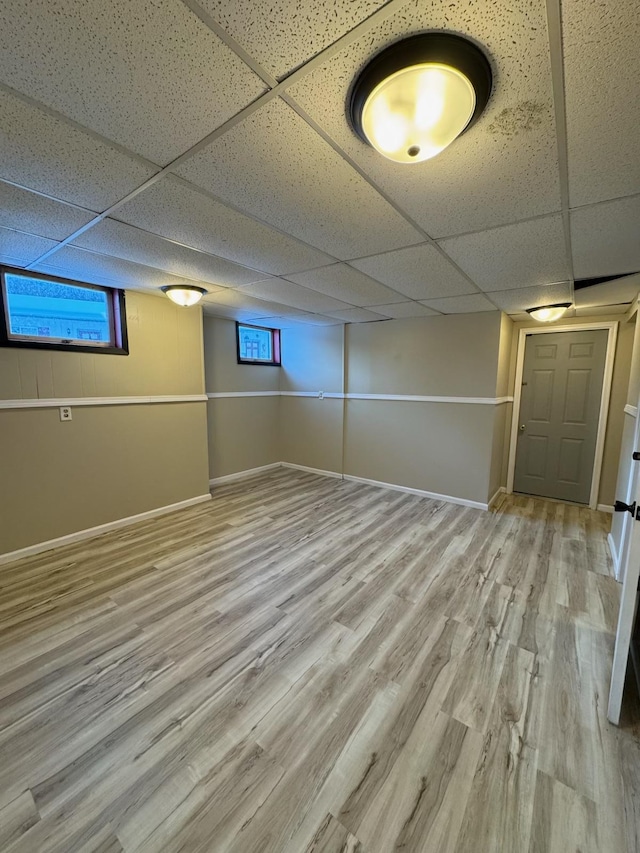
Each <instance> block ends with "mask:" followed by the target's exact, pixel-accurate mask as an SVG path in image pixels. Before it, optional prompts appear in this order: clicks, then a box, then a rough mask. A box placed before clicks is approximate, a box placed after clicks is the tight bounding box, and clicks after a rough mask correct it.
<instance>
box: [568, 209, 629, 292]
mask: <svg viewBox="0 0 640 853" xmlns="http://www.w3.org/2000/svg"><path fill="white" fill-rule="evenodd" d="M570 221H571V250H572V252H573V266H574V272H575V275H576V278H592V277H595V276H599V275H617V274H618V273H625V272H638V271H639V270H640V196H634V197H633V198H623V199H619V200H617V201H611V202H607V203H606V204H598V205H595V206H594V207H585V208H581V209H580V210H573V211H571V213H570Z"/></svg>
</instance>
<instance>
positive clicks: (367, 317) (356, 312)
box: [331, 308, 388, 323]
mask: <svg viewBox="0 0 640 853" xmlns="http://www.w3.org/2000/svg"><path fill="white" fill-rule="evenodd" d="M331 316H332V317H336V318H337V319H338V320H344V322H345V323H370V322H372V321H374V320H387V319H388V317H387V316H386V315H384V314H376V313H375V312H373V311H368V310H367V309H366V308H345V309H344V311H332V312H331Z"/></svg>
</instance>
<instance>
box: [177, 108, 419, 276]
mask: <svg viewBox="0 0 640 853" xmlns="http://www.w3.org/2000/svg"><path fill="white" fill-rule="evenodd" d="M176 171H177V173H178V174H179V175H182V177H184V178H186V179H187V180H189V181H192V182H193V183H194V184H197V185H198V186H201V187H204V188H205V189H207V190H209V191H210V192H212V193H214V194H215V195H216V196H218V197H219V198H221V199H223V200H224V201H227V202H230V203H231V204H233V205H234V206H235V207H238V208H240V209H241V210H244V211H247V212H248V213H250V214H252V215H253V216H256V217H258V218H259V219H262V220H264V221H265V222H269V223H270V224H272V225H275V226H276V227H277V228H281V229H282V230H283V231H286V232H287V233H289V234H292V235H294V236H295V237H298V239H300V240H304V241H305V242H306V243H310V244H311V245H312V246H317V247H318V248H319V249H322V251H324V252H328V253H329V254H331V255H333V256H334V257H337V258H340V259H342V260H344V259H348V258H356V257H359V256H360V255H369V254H371V253H372V252H375V251H380V250H384V249H394V248H397V247H399V246H406V245H409V244H410V243H416V242H417V241H418V240H420V239H422V235H421V234H420V233H419V232H418V231H416V229H415V228H413V227H412V226H411V225H409V223H408V222H407V221H406V220H405V219H403V218H402V216H400V214H399V213H398V212H397V211H396V210H395V209H394V208H393V207H392V206H391V205H390V204H389V203H388V202H386V201H385V200H384V199H383V198H382V197H381V196H380V195H379V194H378V193H377V192H376V191H375V190H374V189H373V188H372V187H371V186H370V185H369V184H368V183H367V182H366V181H365V180H364V178H362V177H361V176H360V175H359V174H358V173H357V172H356V171H355V170H354V169H353V168H352V167H351V166H350V165H349V164H348V163H347V162H346V161H345V160H344V159H343V158H342V157H340V155H339V154H337V153H336V152H335V151H334V150H333V149H332V148H331V146H329V145H328V144H327V143H326V142H325V141H324V140H323V139H322V138H321V137H320V136H318V135H317V134H316V133H315V132H314V131H313V130H312V129H311V128H310V127H309V125H308V124H307V123H306V122H305V121H303V119H301V118H300V116H298V115H297V114H296V113H295V112H294V111H293V110H292V109H291V108H290V107H289V106H287V104H285V103H284V101H281V100H280V99H279V98H276V99H274V100H272V101H270V102H269V103H267V104H266V105H265V106H263V107H262V108H261V109H259V110H258V111H257V112H255V113H253V114H252V115H251V116H250V117H249V118H247V119H245V121H243V122H241V123H239V124H237V125H236V126H235V127H234V128H232V129H231V130H230V131H229V132H228V133H226V134H224V136H221V137H220V138H219V139H216V140H215V141H214V142H212V143H211V145H209V146H207V147H206V148H204V149H203V150H202V151H201V152H200V153H198V154H196V155H195V156H194V157H192V158H190V159H189V160H187V161H186V162H185V163H184V165H182V166H180V167H179V168H178V169H177V170H176Z"/></svg>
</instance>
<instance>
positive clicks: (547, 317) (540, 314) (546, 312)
mask: <svg viewBox="0 0 640 853" xmlns="http://www.w3.org/2000/svg"><path fill="white" fill-rule="evenodd" d="M570 306H571V303H570V302H561V303H558V304H557V305H541V306H540V308H527V314H530V315H531V316H532V317H533V319H534V320H539V321H540V322H541V323H553V321H554V320H559V319H560V317H562V315H563V314H564V312H565V311H566V310H567V308H569V307H570Z"/></svg>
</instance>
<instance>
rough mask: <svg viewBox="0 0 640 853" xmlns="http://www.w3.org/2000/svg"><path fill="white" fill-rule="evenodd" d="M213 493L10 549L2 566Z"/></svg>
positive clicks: (1, 559)
mask: <svg viewBox="0 0 640 853" xmlns="http://www.w3.org/2000/svg"><path fill="white" fill-rule="evenodd" d="M210 500H211V495H210V494H206V495H198V496H197V497H195V498H187V500H184V501H178V503H175V504H168V505H167V506H161V507H158V508H157V509H150V510H147V512H139V513H138V514H137V515H129V516H127V517H126V518H118V519H116V521H109V522H107V523H106V524H98V525H97V526H96V527H87V528H86V529H85V530H78V531H76V532H75V533H68V534H67V535H66V536H59V537H58V538H57V539H49V540H48V541H47V542H38V543H37V544H36V545H28V546H27V547H26V548H20V549H19V550H17V551H9V553H7V554H0V566H1V565H3V564H4V563H11V562H13V561H14V560H21V559H22V558H23V557H32V556H33V555H34V554H40V553H42V551H50V550H51V549H52V548H60V547H61V546H62V545H72V544H73V543H75V542H81V541H82V540H83V539H92V538H93V537H94V536H99V535H100V534H102V533H108V532H109V531H110V530H117V529H118V528H120V527H128V526H129V525H130V524H135V523H136V522H138V521H145V520H146V519H148V518H155V517H156V516H158V515H166V514H167V513H168V512H176V511H177V510H180V509H187V507H190V506H195V505H196V504H200V503H204V502H205V501H210Z"/></svg>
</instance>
